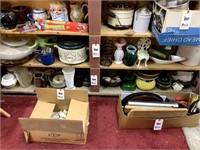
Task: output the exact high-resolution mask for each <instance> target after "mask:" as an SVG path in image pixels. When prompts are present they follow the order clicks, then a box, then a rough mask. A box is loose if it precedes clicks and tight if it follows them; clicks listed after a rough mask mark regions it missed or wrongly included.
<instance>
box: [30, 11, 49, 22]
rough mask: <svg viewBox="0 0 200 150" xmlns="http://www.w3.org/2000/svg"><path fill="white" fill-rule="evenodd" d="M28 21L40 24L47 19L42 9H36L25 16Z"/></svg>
mask: <svg viewBox="0 0 200 150" xmlns="http://www.w3.org/2000/svg"><path fill="white" fill-rule="evenodd" d="M27 17H28V19H29V20H31V21H33V22H35V21H37V22H40V21H42V20H46V19H47V14H46V12H45V10H44V9H43V8H36V9H34V10H33V12H32V13H29V14H27Z"/></svg>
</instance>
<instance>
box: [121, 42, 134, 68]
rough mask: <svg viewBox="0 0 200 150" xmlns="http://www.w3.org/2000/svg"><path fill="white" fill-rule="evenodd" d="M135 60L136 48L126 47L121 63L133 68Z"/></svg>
mask: <svg viewBox="0 0 200 150" xmlns="http://www.w3.org/2000/svg"><path fill="white" fill-rule="evenodd" d="M136 60H137V48H136V47H135V46H133V45H128V46H127V47H126V51H125V55H124V59H123V62H124V64H125V65H126V66H133V65H134V64H135V62H136Z"/></svg>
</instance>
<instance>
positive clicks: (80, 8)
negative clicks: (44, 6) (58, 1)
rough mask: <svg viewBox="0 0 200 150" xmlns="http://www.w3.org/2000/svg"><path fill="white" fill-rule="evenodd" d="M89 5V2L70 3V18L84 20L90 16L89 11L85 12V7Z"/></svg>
mask: <svg viewBox="0 0 200 150" xmlns="http://www.w3.org/2000/svg"><path fill="white" fill-rule="evenodd" d="M85 7H87V8H88V5H87V4H80V3H73V4H70V19H71V20H72V21H73V22H84V21H85V19H86V18H87V17H88V13H87V14H85V13H84V8H85Z"/></svg>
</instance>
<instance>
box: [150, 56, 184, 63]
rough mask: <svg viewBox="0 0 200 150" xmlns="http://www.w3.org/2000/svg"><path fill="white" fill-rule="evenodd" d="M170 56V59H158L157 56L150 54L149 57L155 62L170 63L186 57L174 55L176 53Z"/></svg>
mask: <svg viewBox="0 0 200 150" xmlns="http://www.w3.org/2000/svg"><path fill="white" fill-rule="evenodd" d="M171 58H172V59H171V60H162V59H158V58H155V57H152V56H150V59H151V60H153V61H154V62H155V63H156V64H172V63H176V62H181V61H183V60H185V59H186V58H185V57H181V56H176V55H171Z"/></svg>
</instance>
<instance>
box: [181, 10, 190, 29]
mask: <svg viewBox="0 0 200 150" xmlns="http://www.w3.org/2000/svg"><path fill="white" fill-rule="evenodd" d="M191 19H192V11H184V12H183V16H182V19H181V24H180V30H188V29H189V28H190V22H191Z"/></svg>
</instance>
